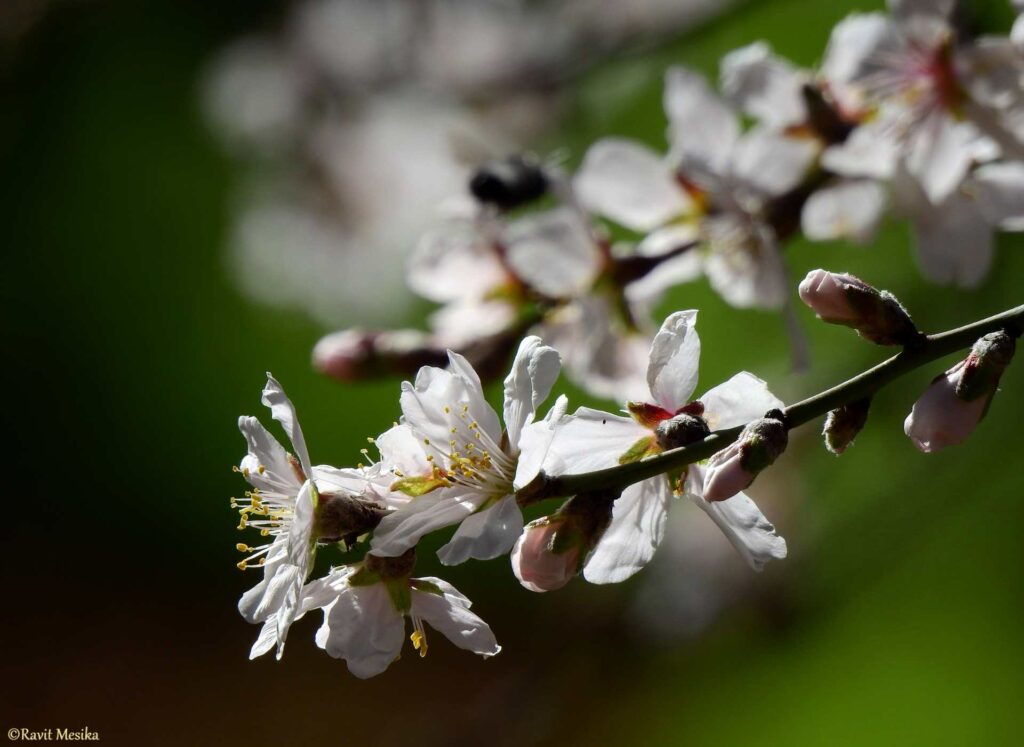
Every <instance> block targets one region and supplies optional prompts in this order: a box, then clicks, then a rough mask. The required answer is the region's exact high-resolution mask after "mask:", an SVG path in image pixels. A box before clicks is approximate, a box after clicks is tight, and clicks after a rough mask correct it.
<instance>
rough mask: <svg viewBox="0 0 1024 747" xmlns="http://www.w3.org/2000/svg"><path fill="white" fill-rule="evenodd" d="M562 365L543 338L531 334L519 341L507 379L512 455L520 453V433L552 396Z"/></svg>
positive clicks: (507, 405) (506, 397) (506, 396)
mask: <svg viewBox="0 0 1024 747" xmlns="http://www.w3.org/2000/svg"><path fill="white" fill-rule="evenodd" d="M561 367H562V360H561V358H560V357H559V355H558V352H557V351H556V350H555V349H554V348H549V347H548V346H546V345H544V344H543V343H542V342H541V339H540V338H539V337H534V336H531V337H527V338H525V339H524V340H523V341H522V342H521V343H520V344H519V350H518V351H517V352H516V357H515V360H514V361H513V362H512V370H511V371H510V372H509V375H508V377H507V378H506V379H505V406H504V415H505V428H506V429H507V431H508V441H509V448H510V452H511V453H512V454H518V453H519V438H520V434H521V433H522V431H523V428H525V427H526V426H527V425H529V424H530V423H532V422H533V419H534V417H535V415H536V413H537V408H538V407H540V405H541V403H543V402H544V400H546V399H547V398H548V394H550V393H551V387H553V386H554V385H555V381H557V380H558V373H559V371H560V370H561Z"/></svg>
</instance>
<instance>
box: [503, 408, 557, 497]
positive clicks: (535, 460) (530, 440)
mask: <svg viewBox="0 0 1024 747" xmlns="http://www.w3.org/2000/svg"><path fill="white" fill-rule="evenodd" d="M568 406H569V400H568V398H567V397H566V396H565V395H564V394H563V395H561V396H559V398H558V399H557V400H555V404H554V405H552V406H551V409H550V410H548V414H547V415H545V416H544V419H543V420H539V421H537V422H534V423H531V424H530V425H528V426H526V428H524V429H523V431H522V434H521V435H520V436H519V448H520V453H519V459H518V461H517V462H516V474H515V478H514V479H513V480H512V485H513V486H514V487H515V489H516V490H518V489H519V488H522V487H524V486H526V485H528V484H529V483H530V482H531V481H532V480H533V478H535V477H536V476H537V473H539V472H540V471H541V469H542V468H543V466H544V462H545V461H546V460H547V458H548V450H549V449H550V448H551V441H552V440H553V439H554V437H555V426H556V425H557V424H558V423H559V422H561V420H562V417H563V416H564V415H565V410H566V408H567V407H568Z"/></svg>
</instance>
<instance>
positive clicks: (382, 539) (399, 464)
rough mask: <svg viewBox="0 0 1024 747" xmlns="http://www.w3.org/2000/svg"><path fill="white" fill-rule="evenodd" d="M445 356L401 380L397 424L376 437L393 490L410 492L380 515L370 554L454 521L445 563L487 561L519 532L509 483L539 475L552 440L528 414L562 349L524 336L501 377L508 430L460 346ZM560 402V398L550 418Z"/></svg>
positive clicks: (393, 551)
mask: <svg viewBox="0 0 1024 747" xmlns="http://www.w3.org/2000/svg"><path fill="white" fill-rule="evenodd" d="M449 361H450V365H449V369H448V370H444V369H440V368H434V367H424V368H422V369H420V372H419V374H418V375H417V376H416V381H415V383H414V384H412V383H409V382H405V383H404V384H403V386H402V396H401V406H402V413H403V424H402V426H401V427H400V428H401V430H393V431H390V432H389V433H390V434H391V435H390V437H388V438H385V439H384V440H383V443H381V442H379V443H378V445H379V446H381V448H382V464H383V465H384V467H385V469H390V470H391V472H392V473H393V474H394V475H395V477H396V479H395V481H394V482H393V483H392V486H391V488H392V491H397V492H399V493H404V494H405V495H406V496H408V498H411V500H408V502H407V503H405V505H403V506H402V507H400V508H399V509H398V510H396V511H395V512H393V513H391V514H390V515H388V516H385V517H384V518H383V520H382V521H381V522H380V525H379V526H378V527H377V529H376V530H375V532H374V536H373V540H372V544H371V547H372V550H373V552H374V554H376V555H380V556H396V555H401V554H402V553H404V552H406V551H407V550H408V549H409V548H411V547H414V546H415V545H416V543H417V542H418V541H419V539H420V537H422V536H423V535H424V534H426V533H427V532H431V531H433V530H435V529H439V528H441V527H445V526H451V525H453V524H458V525H459V528H458V529H457V530H456V532H455V535H454V536H453V537H452V539H451V541H450V542H449V543H448V544H446V545H445V546H444V547H442V548H441V550H440V551H439V552H438V557H440V559H441V562H442V563H445V564H446V565H455V564H458V563H462V562H464V561H465V560H467V559H469V558H477V559H480V560H486V559H490V558H494V557H497V556H498V555H501V554H503V553H506V552H508V550H509V549H510V548H511V547H512V545H513V543H514V542H515V540H516V537H518V536H519V534H520V532H521V531H522V528H523V516H522V512H521V511H520V509H519V506H518V505H517V504H516V499H515V491H516V489H517V488H518V487H522V486H523V485H525V484H526V483H528V482H529V481H530V480H532V479H533V478H534V477H535V476H536V474H537V472H538V470H539V469H540V465H541V461H542V460H543V457H544V454H545V453H546V449H547V443H548V442H549V441H550V438H551V431H550V427H549V423H548V421H540V422H537V423H534V420H535V418H536V415H537V408H538V407H539V406H540V405H541V404H542V403H543V402H544V400H545V399H547V396H548V394H549V393H550V391H551V387H552V386H553V385H554V383H555V380H556V379H557V378H558V373H559V369H560V363H559V356H558V353H556V352H555V350H554V349H552V348H550V347H547V346H545V345H543V344H542V343H541V340H540V338H538V337H527V338H526V339H525V340H523V342H522V344H521V345H520V346H519V351H518V353H517V354H516V358H515V361H514V362H513V364H512V371H511V372H510V373H509V375H508V377H507V378H506V379H505V396H504V405H503V414H504V422H505V428H504V429H502V425H501V420H500V419H499V417H498V414H497V413H496V412H495V411H494V410H493V409H492V408H491V406H490V405H489V404H488V403H487V400H486V398H485V397H484V392H483V387H482V385H481V383H480V378H479V377H478V376H477V374H476V371H474V370H473V367H472V366H471V365H470V364H469V363H468V362H467V361H466V359H465V358H463V357H462V356H461V355H459V354H458V353H452V352H449ZM564 409H565V405H564V400H560V401H559V402H558V403H556V405H555V407H554V408H552V413H551V414H549V416H550V417H552V418H557V417H558V415H559V414H560V413H561V412H564Z"/></svg>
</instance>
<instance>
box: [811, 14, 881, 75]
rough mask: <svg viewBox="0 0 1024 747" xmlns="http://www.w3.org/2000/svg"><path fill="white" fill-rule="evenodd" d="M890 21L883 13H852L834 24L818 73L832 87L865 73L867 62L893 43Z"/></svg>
mask: <svg viewBox="0 0 1024 747" xmlns="http://www.w3.org/2000/svg"><path fill="white" fill-rule="evenodd" d="M894 33H895V30H894V26H893V23H892V21H891V20H890V19H889V18H887V17H886V16H885V15H883V14H882V13H854V14H851V15H849V16H847V17H846V18H844V19H843V20H842V21H840V22H839V23H837V24H836V25H835V26H834V27H833V29H832V34H831V36H830V37H829V40H828V48H827V49H826V50H825V59H824V62H823V63H822V65H821V74H822V76H823V77H824V78H825V80H826V81H827V82H828V83H829V84H830V85H832V86H834V85H836V84H843V83H849V82H850V81H853V80H855V79H857V78H859V77H861V76H862V75H863V74H864V70H865V66H866V65H867V62H868V60H870V59H871V58H872V57H873V56H874V55H876V54H877V52H878V50H879V49H880V48H881V47H883V46H885V45H886V44H890V43H891V42H892V39H893V36H894Z"/></svg>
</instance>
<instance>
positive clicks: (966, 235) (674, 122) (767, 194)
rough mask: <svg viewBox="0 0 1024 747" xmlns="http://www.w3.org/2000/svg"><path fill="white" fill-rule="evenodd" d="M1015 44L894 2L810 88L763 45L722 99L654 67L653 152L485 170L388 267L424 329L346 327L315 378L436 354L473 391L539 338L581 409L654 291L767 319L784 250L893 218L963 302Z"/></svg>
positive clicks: (1002, 156)
mask: <svg viewBox="0 0 1024 747" xmlns="http://www.w3.org/2000/svg"><path fill="white" fill-rule="evenodd" d="M1022 26H1024V22H1018V24H1017V25H1016V27H1015V31H1014V32H1013V35H1012V36H1009V37H995V36H983V37H976V36H972V35H970V34H969V33H968V32H967V31H966V30H965V29H963V28H961V27H960V26H958V25H957V24H956V22H955V17H954V13H953V3H952V2H951V1H950V0H929V1H927V2H915V1H911V0H891V2H890V3H889V13H868V14H858V15H853V16H850V17H848V18H847V19H845V20H843V21H842V22H841V23H839V24H838V25H837V26H836V28H835V29H834V31H833V34H832V38H831V39H830V41H829V43H828V45H827V48H826V50H825V53H824V58H823V61H822V63H821V65H820V67H819V68H818V69H817V70H807V69H800V68H798V67H797V66H795V65H793V64H791V63H789V62H788V61H786V60H784V59H782V58H780V57H778V56H777V55H775V54H774V53H773V52H772V51H771V49H770V48H769V47H768V45H767V44H765V43H763V42H759V43H756V44H752V45H750V46H747V47H744V48H742V49H738V50H736V51H734V52H732V53H730V54H728V55H726V57H725V58H724V59H723V60H722V63H721V75H720V88H721V93H719V92H717V91H715V90H714V89H713V88H712V86H711V85H710V84H709V83H708V81H707V80H706V79H705V78H703V77H702V76H701V75H699V74H697V73H695V72H693V71H691V70H687V69H684V68H672V69H670V70H669V71H668V72H667V74H666V77H665V89H664V109H665V114H666V117H667V121H668V129H667V137H668V149H667V152H666V153H664V154H662V153H658V152H656V151H654V150H652V149H651V148H649V147H648V146H647V145H644V144H642V143H639V142H635V141H632V140H627V139H623V138H617V137H612V138H606V139H603V140H599V141H598V142H596V143H594V144H593V145H592V146H591V147H590V148H589V149H588V150H587V151H586V153H585V154H584V155H583V158H582V162H581V164H580V166H579V169H578V170H577V171H576V172H575V173H567V172H566V171H565V170H564V169H562V168H560V167H555V166H554V165H552V164H546V163H543V162H541V161H539V160H538V159H535V158H532V157H526V156H512V157H509V158H506V159H502V160H498V161H494V162H491V163H488V164H486V165H484V166H483V167H481V168H480V169H479V170H478V171H477V172H476V173H475V174H474V176H473V178H472V179H471V181H470V183H469V194H468V195H464V196H463V197H462V198H460V199H458V200H455V201H454V202H453V203H450V204H449V215H448V216H447V218H446V219H445V220H444V221H443V222H442V223H441V224H440V225H438V226H436V227H434V228H432V229H431V230H430V231H428V232H427V233H426V234H425V235H424V236H423V237H422V239H421V240H420V242H419V244H418V245H417V247H416V250H415V251H414V252H413V254H412V256H411V258H410V260H409V262H408V265H407V268H406V279H407V283H408V285H409V287H410V288H411V289H412V290H413V291H414V292H416V293H417V294H418V295H420V296H422V297H424V298H426V299H428V300H430V301H433V302H436V303H438V304H441V308H440V309H438V310H437V311H436V312H435V313H434V314H433V316H432V317H431V318H430V320H429V325H430V330H429V332H418V331H412V330H399V331H363V330H346V331H344V332H340V333H335V334H332V335H329V336H327V337H325V338H324V339H323V340H321V341H320V343H319V344H318V345H317V346H316V349H315V352H314V361H315V363H316V365H317V366H318V367H319V368H320V369H321V370H323V371H324V372H326V373H328V374H330V375H333V376H336V377H338V378H341V379H344V380H352V379H356V378H361V377H364V376H368V375H373V374H378V373H382V372H383V373H407V372H411V371H413V370H415V368H416V367H417V366H419V365H422V364H424V363H435V364H436V363H440V362H443V361H444V359H445V355H446V354H445V350H446V349H449V348H451V349H455V350H458V351H460V352H461V353H463V354H464V355H465V356H466V357H467V358H468V359H469V360H471V361H472V362H473V363H474V365H476V366H477V367H478V368H479V369H480V371H481V374H482V375H483V376H485V377H489V376H494V375H497V374H499V373H500V372H501V371H502V370H503V368H504V364H505V362H506V361H507V360H508V358H509V357H510V355H511V352H512V351H513V350H514V349H515V344H516V343H517V341H518V340H519V339H520V338H521V337H522V335H524V334H536V335H538V336H539V337H541V338H542V339H543V340H544V341H545V343H547V344H549V345H551V346H553V347H554V348H555V349H557V350H558V351H559V353H560V354H561V355H562V357H563V359H564V361H565V367H566V371H567V373H568V374H569V376H570V377H571V378H572V379H573V380H574V381H575V382H576V383H577V384H578V385H580V386H582V387H584V388H585V389H587V390H588V391H590V392H591V393H592V394H594V395H596V396H600V397H605V398H616V397H622V396H623V395H624V396H625V397H626V398H629V399H635V398H640V397H643V396H645V386H644V367H643V361H644V356H645V355H646V351H647V349H648V348H649V346H650V343H651V341H652V339H653V333H654V331H655V329H656V328H655V326H654V325H653V324H652V320H651V310H652V308H653V307H654V306H655V305H656V304H657V303H658V301H659V300H660V299H661V298H662V297H663V295H664V293H665V292H666V291H667V290H668V289H670V288H672V287H674V286H676V285H678V284H681V283H685V282H688V281H692V280H694V279H696V278H698V277H700V276H702V275H703V276H706V277H707V279H708V281H709V282H710V284H711V286H712V287H713V288H714V289H715V290H716V291H717V292H718V293H719V294H720V295H721V296H722V298H723V299H724V300H725V301H726V302H727V303H729V304H731V305H733V306H736V307H741V308H761V309H781V308H783V307H785V306H786V305H787V304H788V303H789V302H790V300H791V295H790V290H789V289H790V288H791V284H790V282H789V281H788V279H787V278H788V269H787V265H786V261H785V256H784V247H785V243H786V241H787V240H789V239H790V238H792V237H793V236H795V235H796V234H797V233H799V232H801V231H802V233H803V235H804V236H805V237H807V238H809V239H811V240H830V239H837V238H847V239H851V240H854V241H857V242H868V241H870V240H871V238H872V237H873V235H874V233H875V230H876V228H877V227H878V225H879V224H880V222H881V220H882V218H883V216H884V214H885V213H886V211H887V210H889V211H891V212H892V214H893V215H896V216H900V217H904V218H906V219H908V220H909V221H910V223H911V225H912V227H913V231H914V236H915V239H916V244H917V257H918V260H919V263H920V265H921V268H922V270H923V272H924V274H925V275H926V276H927V277H928V278H929V279H931V280H933V281H936V282H940V283H953V284H957V285H960V286H963V287H968V288H971V287H975V286H977V285H978V284H979V283H980V282H981V281H982V280H983V279H984V277H985V276H986V274H987V273H988V271H989V268H990V266H991V264H992V258H993V231H994V230H995V229H997V228H998V229H1003V230H1009V231H1015V230H1022V229H1024V94H1022V93H1021V91H1022V90H1024V85H1022V83H1024V51H1022V49H1024V48H1022V46H1021V40H1020V38H1019V37H1020V33H1019V31H1020V28H1021V27H1022ZM745 122H752V124H750V125H749V126H745V125H744V123H745ZM613 239H614V240H613Z"/></svg>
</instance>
